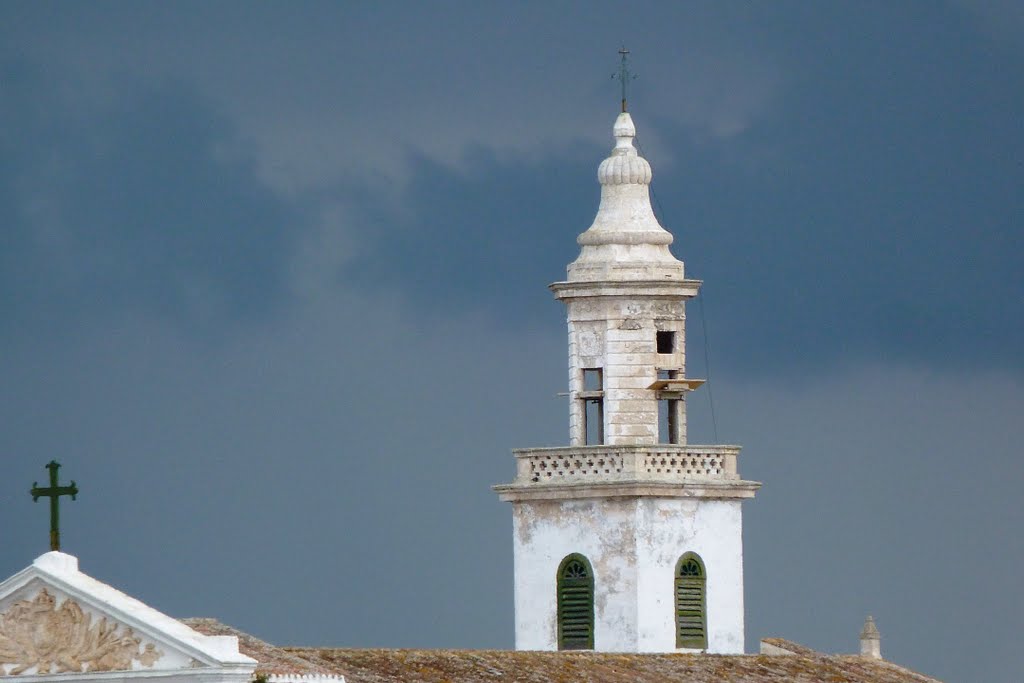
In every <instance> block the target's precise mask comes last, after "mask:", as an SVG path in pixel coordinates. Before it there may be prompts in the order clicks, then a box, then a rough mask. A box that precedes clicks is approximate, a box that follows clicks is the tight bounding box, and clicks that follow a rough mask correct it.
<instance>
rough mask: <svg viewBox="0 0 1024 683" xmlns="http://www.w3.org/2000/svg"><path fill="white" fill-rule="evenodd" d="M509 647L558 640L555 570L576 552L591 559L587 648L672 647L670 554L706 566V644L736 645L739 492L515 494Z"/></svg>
mask: <svg viewBox="0 0 1024 683" xmlns="http://www.w3.org/2000/svg"><path fill="white" fill-rule="evenodd" d="M513 525H514V545H515V566H514V570H515V611H516V617H515V618H516V649H519V650H555V649H557V647H558V643H557V637H558V636H557V623H556V620H557V600H556V595H555V592H556V573H557V570H558V565H559V564H560V563H561V561H562V559H563V558H564V557H565V556H566V555H569V554H570V553H574V552H576V553H581V554H583V555H585V556H586V557H587V559H588V560H590V563H591V566H592V567H593V569H594V648H595V649H596V650H601V651H606V652H674V651H676V647H675V605H674V599H673V596H674V576H673V573H674V570H675V564H676V561H677V560H678V559H679V557H680V556H681V555H682V554H683V553H685V552H687V551H691V552H695V553H697V554H698V555H700V556H701V559H702V560H703V561H704V564H705V567H706V568H707V572H708V577H707V614H708V624H707V627H708V651H709V652H715V653H741V652H743V647H744V642H743V548H742V522H741V509H740V502H739V501H720V500H710V499H699V498H639V499H637V498H619V499H585V500H567V501H544V502H519V503H514V504H513Z"/></svg>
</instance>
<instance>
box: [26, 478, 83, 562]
mask: <svg viewBox="0 0 1024 683" xmlns="http://www.w3.org/2000/svg"><path fill="white" fill-rule="evenodd" d="M46 469H48V470H50V486H49V487H48V488H45V489H41V488H39V484H37V483H36V482H32V490H31V491H29V493H31V494H32V502H33V503H34V502H36V501H37V500H39V499H40V498H41V497H48V498H49V499H50V550H60V506H59V503H60V501H59V499H60V497H61V496H71V500H74V499H75V496H76V495H78V487H77V486H75V481H74V480H73V479H72V480H71V485H70V486H59V485H58V484H57V470H59V469H60V463H59V462H57V461H56V460H51V461H50V462H49V463H47V465H46Z"/></svg>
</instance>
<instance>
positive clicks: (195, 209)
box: [0, 0, 1024, 683]
mask: <svg viewBox="0 0 1024 683" xmlns="http://www.w3.org/2000/svg"><path fill="white" fill-rule="evenodd" d="M1022 7H1024V6H1022V5H1020V4H1019V3H1018V2H1015V1H1014V0H1005V1H1004V0H990V1H984V0H956V1H948V2H902V3H882V2H829V3H814V2H785V1H781V2H773V3H746V2H725V3H720V2H701V3H685V4H684V3H627V4H623V3H612V2H604V3H602V2H591V3H574V4H570V3H564V4H563V3H516V4H504V3H503V4H498V3H469V2H456V3H429V4H428V3H381V4H370V3H365V4H351V5H343V4H340V3H313V2H307V3H287V4H286V3H233V2H222V3H188V2H179V3H173V4H171V3H160V4H158V3H128V2H92V3H61V4H56V3H47V2H6V3H3V4H2V5H0V454H2V455H0V457H2V470H0V534H2V535H0V548H2V550H0V575H2V576H6V575H9V574H11V573H13V572H15V571H17V570H19V569H21V568H22V567H24V566H25V565H27V564H28V563H30V562H31V561H32V559H33V558H34V557H36V556H37V555H38V554H40V553H42V552H44V551H45V550H46V549H47V534H46V529H47V526H46V525H47V521H46V509H45V506H44V505H43V504H42V503H37V504H34V505H33V503H32V502H31V499H30V497H29V496H28V493H27V491H28V488H29V487H30V485H31V483H32V482H33V481H34V480H40V481H41V480H43V479H44V478H45V476H46V472H45V470H44V469H43V465H44V464H45V463H46V462H47V461H48V460H50V459H51V458H56V459H58V460H60V461H61V462H62V463H64V472H63V474H64V476H65V477H66V478H73V479H75V480H77V482H78V484H79V486H80V488H81V490H82V493H81V495H80V496H79V499H78V500H77V501H75V502H73V503H66V504H65V513H64V541H65V543H64V547H65V549H66V550H67V551H68V552H71V553H74V554H76V555H78V556H79V558H80V562H81V566H82V568H83V570H85V571H87V572H88V573H90V574H92V575H93V576H95V577H97V578H99V579H101V580H104V581H106V582H108V583H112V584H113V585H115V586H117V587H119V588H121V589H123V590H125V591H126V592H128V593H130V594H132V595H135V596H136V597H139V598H140V599H142V600H144V601H146V602H148V603H149V604H152V605H153V606H155V607H157V608H158V609H161V610H163V611H165V612H167V613H169V614H172V615H175V616H212V617H216V618H218V619H220V620H222V621H224V622H227V623H229V624H232V625H233V626H236V627H237V628H240V629H242V630H245V631H248V632H251V633H254V634H256V635H258V636H260V637H262V638H264V639H266V640H270V641H272V642H276V643H282V644H306V645H339V646H385V647H471V648H481V647H496V648H507V647H511V646H512V645H513V638H512V569H511V561H512V556H511V512H510V509H509V508H508V506H507V505H506V504H502V503H499V502H498V500H497V498H496V496H495V495H494V494H493V493H492V492H491V491H490V489H489V487H490V485H491V484H495V483H500V482H506V481H509V480H510V479H511V477H512V476H513V471H514V467H513V461H512V458H511V455H510V453H509V449H511V448H513V447H526V446H541V445H559V444H564V443H566V441H567V431H568V424H567V422H568V420H567V406H566V405H565V399H564V398H561V397H558V396H557V394H558V392H560V391H564V390H565V384H566V370H565V368H566V344H565V332H564V317H563V310H562V308H561V305H560V304H558V303H557V302H556V301H554V300H553V299H552V297H551V295H550V293H549V292H548V291H547V289H546V285H547V284H548V283H550V282H552V281H555V280H558V279H560V278H562V277H563V275H564V272H565V270H564V268H565V265H566V264H567V263H568V262H569V261H571V260H572V259H573V258H574V257H575V255H576V253H577V247H576V245H575V237H576V235H577V234H578V233H580V232H582V231H583V230H585V229H586V228H587V227H588V226H589V224H590V221H591V219H592V218H593V214H594V212H595V210H596V208H597V199H598V185H597V183H596V180H595V171H596V167H597V164H598V163H599V162H600V160H601V159H602V158H604V157H605V156H606V154H607V152H608V150H609V149H610V147H611V144H612V139H611V134H610V133H611V124H612V121H613V120H614V117H615V114H616V113H617V107H618V92H617V88H616V84H615V83H614V82H613V81H611V79H610V78H609V76H610V74H611V73H612V71H614V70H615V68H616V65H617V54H616V50H617V49H618V47H619V46H620V45H622V44H626V45H627V46H628V47H629V48H630V49H631V50H632V55H633V58H634V59H633V67H634V70H635V71H636V72H637V73H638V74H639V77H638V78H637V80H636V81H634V83H633V90H632V95H631V98H630V99H631V107H630V108H631V111H632V113H633V117H634V120H635V121H636V124H637V127H638V131H639V140H640V144H641V145H642V148H643V151H644V154H645V156H646V157H647V158H648V159H649V160H650V161H651V163H652V165H653V167H654V172H655V180H654V191H655V193H656V195H657V199H658V203H659V210H660V214H661V217H662V219H663V223H664V224H665V226H666V227H667V228H668V229H670V230H671V231H672V232H673V233H674V234H675V236H676V242H675V244H674V245H673V250H674V253H675V254H676V255H677V256H679V257H680V258H682V259H683V260H685V261H686V263H687V272H688V274H689V275H690V276H691V277H697V278H700V279H702V280H704V281H705V285H704V288H703V290H702V300H703V308H704V316H703V317H705V318H706V323H707V325H706V327H707V329H706V332H707V334H705V330H704V329H702V325H701V323H700V319H701V317H702V316H701V315H700V309H699V308H698V307H696V306H691V309H690V316H689V322H690V330H689V335H688V337H689V342H690V346H689V349H688V350H689V360H690V374H691V375H693V376H698V377H700V376H705V375H707V373H708V369H707V368H706V366H705V357H706V355H705V351H707V355H708V356H709V357H710V359H711V361H712V368H711V370H712V373H711V380H712V381H711V387H712V388H713V390H714V400H715V403H714V409H715V415H716V417H717V429H718V437H719V441H721V442H725V443H740V444H742V445H743V446H744V450H743V456H742V458H741V471H742V472H743V473H744V475H745V476H746V477H747V478H752V479H757V480H760V481H762V482H764V488H763V489H762V491H761V492H760V493H759V495H758V497H757V498H756V499H755V500H753V501H751V502H749V503H747V504H746V507H745V514H746V516H745V526H746V528H745V544H746V565H745V567H746V577H747V585H746V599H747V642H748V649H750V650H755V649H756V647H757V640H758V638H761V637H766V636H781V637H786V638H789V639H792V640H796V641H798V642H802V643H805V644H807V645H809V646H811V647H815V648H818V649H822V650H827V651H853V650H855V649H856V648H857V632H858V630H859V628H860V626H861V624H862V622H863V619H864V616H865V615H866V614H868V613H871V614H873V615H874V616H875V618H876V620H877V622H878V624H879V628H880V630H881V632H882V636H883V642H882V647H883V652H884V654H885V655H886V656H887V658H889V659H891V660H893V661H895V662H897V663H901V664H904V665H907V666H910V667H912V668H915V669H918V670H921V671H923V672H925V673H928V674H932V675H935V676H937V677H939V678H942V679H944V680H947V681H960V682H964V683H973V682H974V681H992V682H996V683H999V682H1006V683H1011V682H1013V683H1016V682H1017V681H1019V680H1020V678H1019V675H1020V671H1022V670H1024V654H1022V653H1024V650H1022V648H1021V647H1020V644H1019V642H1018V641H1019V639H1020V634H1021V633H1024V591H1022V590H1021V587H1020V571H1021V570H1020V568H1021V567H1022V566H1024V543H1022V542H1021V528H1022V526H1024V512H1022V510H1024V508H1022V504H1021V497H1020V489H1021V484H1022V483H1024V464H1022V459H1021V446H1020V444H1021V443H1022V442H1024V419H1022V418H1024V354H1022V349H1024V243H1022V242H1024V237H1022V235H1024V191H1022V188H1024V123H1022V121H1024V9H1022ZM705 340H707V341H708V343H707V344H706V345H705ZM713 439H714V429H713V426H712V421H711V418H710V410H709V402H708V397H707V392H706V391H704V393H703V394H701V395H697V396H696V397H695V398H694V399H693V400H692V401H691V441H694V442H709V441H712V440H713Z"/></svg>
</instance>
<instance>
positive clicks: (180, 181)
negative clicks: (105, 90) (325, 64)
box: [0, 64, 302, 334]
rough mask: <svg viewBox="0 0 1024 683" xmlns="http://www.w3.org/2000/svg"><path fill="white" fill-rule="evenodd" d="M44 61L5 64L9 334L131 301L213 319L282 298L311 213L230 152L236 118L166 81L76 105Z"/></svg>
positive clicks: (1, 271) (2, 294)
mask: <svg viewBox="0 0 1024 683" xmlns="http://www.w3.org/2000/svg"><path fill="white" fill-rule="evenodd" d="M34 68H37V67H31V66H25V65H20V64H13V65H12V64H8V65H7V73H8V74H12V73H13V74H14V77H12V78H9V79H8V80H7V88H6V91H7V94H8V97H6V98H5V99H4V101H3V104H2V105H0V118H2V120H3V122H4V129H5V133H4V136H3V138H2V139H0V147H2V156H3V158H4V159H5V161H4V162H3V167H2V169H0V198H2V201H0V212H2V213H3V217H4V223H5V228H4V234H5V238H6V239H5V241H6V245H5V248H4V250H3V254H2V256H0V282H2V287H0V308H2V310H3V312H4V320H3V323H2V325H3V326H4V327H5V328H6V331H7V333H8V334H11V333H13V331H14V330H15V329H17V328H19V327H21V326H22V325H23V324H24V323H25V322H26V321H28V320H34V321H36V322H41V323H43V324H46V325H49V324H51V323H53V322H54V320H53V319H54V318H59V319H60V320H62V321H63V322H62V323H61V324H67V323H72V324H73V323H74V322H75V321H76V320H81V319H82V318H84V317H89V316H94V315H101V316H102V315H106V314H107V313H109V312H110V311H111V310H116V309H120V308H136V309H144V310H147V311H156V312H160V313H161V314H163V315H166V316H169V317H172V318H175V319H178V320H180V321H182V322H183V323H186V324H201V325H202V324H208V323H209V322H210V320H211V319H213V318H216V317H219V316H222V315H229V316H238V317H251V316H252V315H255V314H257V313H260V312H263V311H265V310H267V309H268V307H271V306H273V305H274V304H275V303H277V302H278V301H279V300H280V298H281V296H282V292H281V289H282V282H283V280H282V278H283V270H284V266H285V259H286V258H287V255H288V251H289V250H290V249H291V243H292V237H291V236H290V233H294V226H295V224H296V223H298V222H299V221H300V220H301V218H302V216H301V214H299V213H297V212H296V211H294V210H293V209H292V208H291V207H289V206H286V205H285V204H283V203H282V202H281V201H279V200H277V199H275V198H274V196H273V194H272V193H270V192H268V191H267V190H266V189H265V188H264V187H262V186H261V184H260V182H259V181H258V179H257V178H256V176H255V173H254V169H253V166H252V163H251V161H246V160H245V159H239V158H233V157H231V156H230V155H229V156H225V155H224V153H223V150H224V149H226V148H230V147H231V146H232V145H233V140H234V136H235V131H234V129H233V127H232V126H231V125H230V124H229V123H228V122H226V121H225V120H223V119H222V118H221V117H219V116H217V115H216V113H214V112H212V111H211V110H210V108H209V107H208V106H206V105H205V103H204V102H203V100H202V98H201V97H199V96H197V95H196V94H195V93H194V92H193V91H192V90H191V89H190V88H188V87H186V86H183V85H181V84H174V83H167V82H164V83H160V84H138V83H128V84H125V85H124V86H123V87H122V88H121V89H120V90H119V96H118V97H117V98H116V99H115V100H114V101H112V102H110V103H109V104H108V105H107V106H103V107H96V108H82V107H78V108H76V107H75V105H74V102H73V101H69V100H68V99H66V98H65V97H63V96H62V94H61V93H60V92H59V90H58V89H57V88H55V87H50V86H52V85H53V84H52V83H50V82H47V81H46V80H45V79H42V78H40V77H39V74H33V73H32V70H33V69H34ZM290 229H291V230H290ZM47 321H49V322H47ZM51 329H52V328H51Z"/></svg>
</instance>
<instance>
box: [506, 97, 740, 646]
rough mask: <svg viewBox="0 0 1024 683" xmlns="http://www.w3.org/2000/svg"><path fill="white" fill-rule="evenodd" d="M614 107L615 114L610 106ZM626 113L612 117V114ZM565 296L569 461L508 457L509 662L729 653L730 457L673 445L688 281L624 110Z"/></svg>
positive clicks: (734, 565)
mask: <svg viewBox="0 0 1024 683" xmlns="http://www.w3.org/2000/svg"><path fill="white" fill-rule="evenodd" d="M623 102H624V103H625V99H623ZM623 109H625V106H624V107H623ZM613 134H614V137H615V147H614V149H612V152H611V155H610V156H609V157H608V158H607V159H605V160H604V161H603V162H602V163H601V165H600V167H599V168H598V171H597V178H598V181H599V182H600V184H601V203H600V206H599V208H598V210H597V216H596V217H595V218H594V223H593V225H591V226H590V228H589V229H588V230H586V231H585V232H584V233H582V234H581V235H580V236H579V237H578V238H577V240H576V241H577V242H578V243H579V245H580V254H579V257H578V258H577V259H576V260H575V261H573V262H572V263H570V264H569V267H568V277H567V278H566V280H565V281H564V282H556V283H554V284H552V285H551V290H552V291H553V292H554V295H555V298H557V299H558V300H560V301H562V302H563V303H565V305H566V308H567V314H568V315H567V318H568V327H569V444H570V445H569V446H567V447H559V448H529V449H517V450H515V451H513V453H514V455H515V458H516V478H515V481H513V482H512V483H511V484H505V485H501V486H496V487H495V490H496V491H497V492H498V494H499V496H500V497H501V499H502V500H504V501H508V502H511V503H512V511H513V524H514V534H513V539H514V544H515V567H514V571H515V622H516V648H517V649H520V650H559V649H585V650H586V649H589V650H600V651H611V652H677V651H682V652H695V651H706V652H714V653H742V652H743V650H744V642H743V639H744V634H743V539H742V522H741V520H742V515H741V507H740V506H741V503H742V501H743V500H745V499H747V498H752V497H753V496H754V493H755V492H756V491H757V489H758V488H759V487H760V484H759V483H757V482H753V481H744V480H742V479H740V476H739V473H738V470H737V465H736V461H737V457H738V455H739V450H740V449H739V446H725V445H716V446H695V445H690V444H688V443H687V441H686V396H687V394H688V393H689V392H690V391H692V390H694V389H697V388H698V387H699V386H700V385H701V384H703V380H699V379H691V378H689V377H687V375H686V352H685V340H686V313H685V310H686V301H687V300H688V299H690V298H692V297H694V296H696V295H697V292H698V289H699V288H700V284H701V283H700V281H699V280H690V279H687V278H686V276H685V275H684V273H683V263H682V262H681V261H679V260H678V259H676V258H675V257H674V256H673V255H672V253H671V252H670V251H669V245H670V244H671V243H672V239H673V238H672V235H671V234H670V233H669V232H668V231H666V230H665V229H664V228H663V227H662V226H661V225H660V224H659V223H658V220H657V218H656V217H655V215H654V212H653V210H652V209H651V202H650V194H649V188H648V186H649V184H650V182H651V166H650V164H649V163H647V161H646V160H645V159H644V158H642V157H641V156H639V155H638V154H637V150H636V148H635V147H634V146H633V138H634V137H635V135H636V130H635V128H634V126H633V120H632V118H631V117H630V115H629V114H628V113H627V112H625V111H623V113H621V114H620V115H619V116H618V118H617V119H616V121H615V125H614V128H613Z"/></svg>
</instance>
